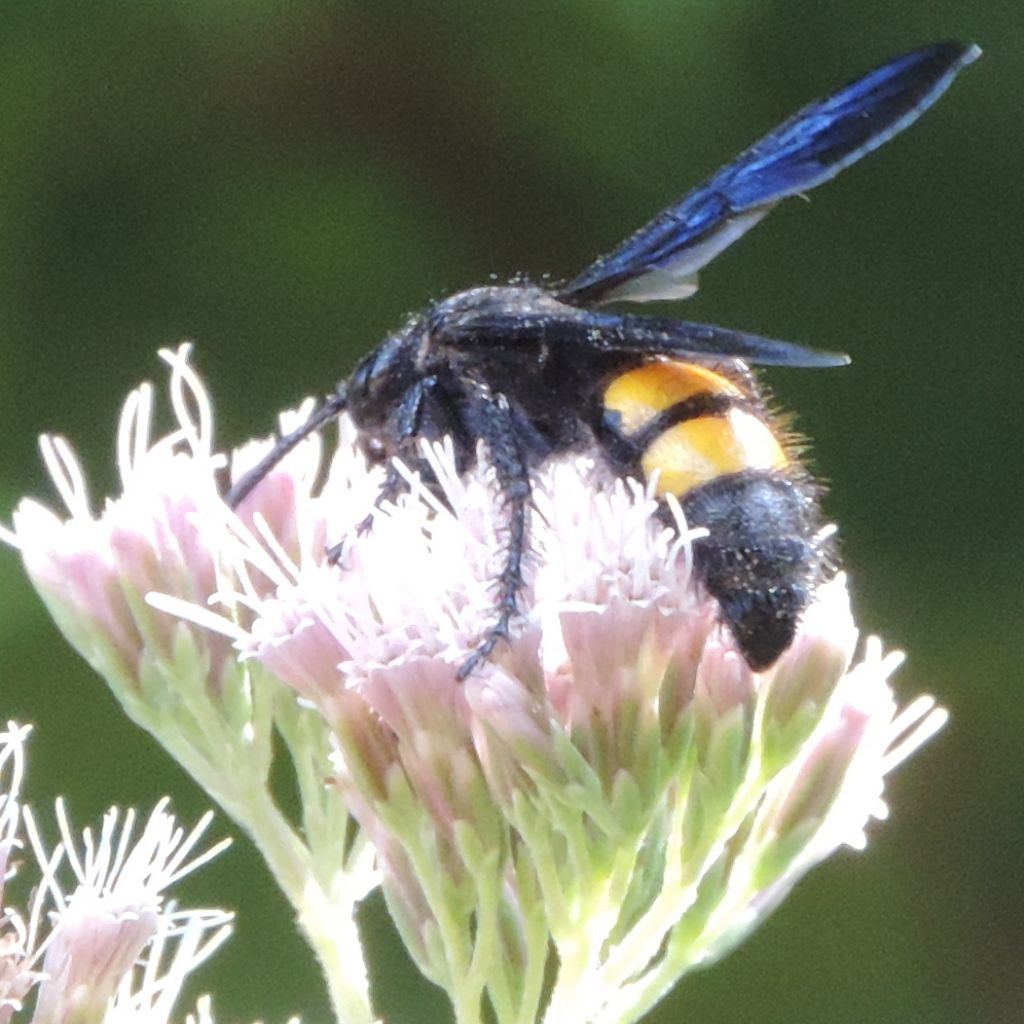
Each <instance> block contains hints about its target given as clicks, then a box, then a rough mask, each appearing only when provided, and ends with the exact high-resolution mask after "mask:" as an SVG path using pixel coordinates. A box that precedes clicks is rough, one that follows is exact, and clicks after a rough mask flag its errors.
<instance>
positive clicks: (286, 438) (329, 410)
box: [224, 384, 348, 508]
mask: <svg viewBox="0 0 1024 1024" xmlns="http://www.w3.org/2000/svg"><path fill="white" fill-rule="evenodd" d="M347 402H348V393H347V390H346V388H345V386H344V385H343V384H342V385H339V386H338V390H337V391H336V392H335V393H334V394H333V395H329V396H328V397H327V398H326V399H325V400H324V404H323V405H322V406H320V408H319V409H316V410H314V412H313V413H311V414H310V417H309V419H308V420H306V422H305V423H303V424H302V426H300V427H297V428H296V429H295V430H293V431H291V433H288V434H284V435H283V436H282V437H280V438H278V440H277V443H276V444H275V445H274V447H273V448H271V449H270V451H269V452H267V454H266V455H265V456H264V457H263V458H262V459H260V461H259V462H257V463H256V465H255V466H253V468H252V469H250V470H249V472H248V473H246V474H245V475H244V476H243V477H242V478H241V479H240V480H238V481H236V482H235V484H234V486H233V487H232V488H231V489H230V490H229V491H228V493H227V494H226V495H225V497H224V500H225V501H226V502H227V504H228V505H229V506H230V507H231V508H238V506H239V505H240V504H241V503H242V502H243V501H244V500H245V498H246V497H247V496H248V494H249V493H250V491H252V489H253V488H254V487H256V485H257V484H259V482H260V481H261V480H263V478H264V477H265V476H266V475H267V474H268V473H269V472H270V471H271V470H272V469H273V468H274V467H275V466H276V465H277V464H278V463H279V462H280V461H281V460H282V459H283V458H284V457H285V456H286V455H287V454H288V453H289V452H290V451H291V450H292V449H293V448H295V447H296V446H297V445H298V444H300V443H301V442H302V441H305V439H306V438H307V437H309V435H310V434H315V433H316V432H317V431H318V430H320V429H321V428H322V427H325V426H326V425H327V424H328V423H330V421H331V420H333V419H336V418H337V416H338V415H339V414H340V413H341V412H342V411H343V410H344V408H345V406H346V404H347Z"/></svg>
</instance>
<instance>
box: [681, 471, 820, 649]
mask: <svg viewBox="0 0 1024 1024" xmlns="http://www.w3.org/2000/svg"><path fill="white" fill-rule="evenodd" d="M682 506H683V511H684V513H685V514H686V521H687V522H688V523H689V524H690V525H691V526H702V527H704V528H705V529H707V531H708V534H707V536H706V537H703V538H700V539H698V540H696V541H694V543H693V563H694V572H695V573H696V574H697V577H698V578H699V579H700V580H701V582H702V583H703V585H704V587H705V588H706V589H707V591H708V593H709V594H710V595H711V596H712V597H713V598H714V599H715V600H716V601H717V602H718V604H719V606H720V608H721V610H722V618H723V619H724V620H725V621H726V622H727V623H728V625H729V628H730V629H731V630H732V633H733V636H734V637H735V638H736V643H737V645H738V646H739V648H740V650H741V651H742V653H743V656H744V658H745V659H746V661H747V663H748V664H749V665H750V667H751V668H753V669H764V668H767V667H768V666H770V665H771V664H772V663H773V662H775V660H776V659H777V658H778V657H779V656H780V655H781V654H782V653H783V651H785V650H786V648H787V647H789V645H790V644H791V643H792V641H793V637H794V635H795V633H796V628H797V625H798V624H799V621H800V616H801V615H802V614H803V612H804V610H805V609H806V608H807V606H808V605H809V604H810V603H811V600H812V598H813V596H814V589H815V587H816V586H817V584H818V583H819V582H821V580H822V579H823V578H824V576H825V575H826V572H827V564H828V558H827V553H826V552H824V551H823V550H822V545H821V541H820V540H819V513H818V507H817V501H816V500H815V497H814V493H813V488H812V486H811V485H810V484H809V483H807V482H806V481H804V480H801V479H797V478H794V477H793V476H792V475H790V474H786V473H778V472H771V471H765V470H747V471H745V472H740V473H731V474H729V475H728V476H723V477H720V478H719V479H717V480H713V481H711V482H710V483H707V484H704V485H703V486H701V487H698V488H697V489H695V490H694V491H692V492H690V493H689V494H688V495H686V497H684V498H683V501H682Z"/></svg>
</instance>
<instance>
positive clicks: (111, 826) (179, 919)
mask: <svg viewBox="0 0 1024 1024" xmlns="http://www.w3.org/2000/svg"><path fill="white" fill-rule="evenodd" d="M27 733H28V730H27V729H24V728H18V727H17V726H14V725H13V724H12V725H9V726H8V728H7V730H6V731H5V732H2V733H0V866H2V867H3V869H4V870H3V873H2V877H3V878H4V880H7V879H9V878H12V877H13V874H14V872H13V868H12V867H11V866H10V858H9V854H10V853H11V852H12V851H13V850H15V849H17V848H23V853H24V854H29V855H30V856H31V862H32V866H33V867H34V868H35V870H36V871H37V872H38V874H37V875H35V876H34V877H32V878H30V879H29V880H30V881H31V882H32V883H33V891H32V894H31V896H30V906H29V909H28V911H27V912H25V913H22V912H20V911H18V910H16V909H14V908H12V907H7V906H4V905H3V903H2V900H0V910H2V915H0V1021H3V1022H4V1024H6V1022H7V1021H10V1020H18V1019H20V1017H21V1012H22V1011H23V1010H24V1009H25V1007H26V1002H28V1001H31V1002H33V1003H34V1005H33V1009H32V1016H31V1021H32V1024H76V1022H83V1024H92V1022H98V1021H101V1022H104V1024H110V1022H113V1021H118V1022H121V1021H124V1022H127V1021H129V1020H130V1021H132V1022H134V1024H165V1022H166V1021H168V1020H169V1019H170V1017H171V1013H172V1011H173V1009H174V1003H175V1001H176V1000H177V998H178V997H179V995H180V992H181V988H182V986H183V984H184V982H185V979H186V977H187V975H188V974H189V973H190V972H191V971H192V970H193V969H194V968H196V967H197V966H199V964H201V963H203V961H205V960H206V959H207V958H208V957H209V956H210V955H211V954H212V953H213V952H214V951H215V950H216V949H217V947H218V946H220V945H221V944H222V943H223V942H224V941H225V940H226V939H227V937H228V935H229V934H230V931H231V927H230V921H231V915H230V914H228V913H225V912H224V911H221V910H178V909H176V908H175V907H174V905H173V904H171V903H169V902H168V901H167V900H166V895H165V894H166V890H167V889H168V888H169V887H170V886H172V885H174V884H175V883H176V882H177V881H179V880H180V879H181V878H183V877H184V876H185V875H187V874H189V873H191V872H192V871H194V870H196V869H197V868H198V867H200V866H201V865H202V864H205V863H206V862H207V861H208V860H210V859H211V858H212V857H215V856H216V855H217V854H218V853H219V852H220V851H221V850H223V849H224V847H225V846H226V845H227V841H226V840H225V841H222V842H220V843H217V844H215V845H214V846H212V847H210V848H208V849H207V850H205V851H202V852H199V851H198V850H197V847H198V844H199V841H200V839H201V838H202V835H203V833H204V831H205V830H206V828H207V826H208V825H209V822H210V820H211V816H210V815H206V816H205V817H204V818H202V819H201V820H200V822H199V823H198V824H197V825H196V826H195V827H194V828H193V829H192V830H191V831H190V832H188V833H187V834H186V833H185V832H184V830H182V829H181V828H179V827H178V826H177V825H176V824H175V821H174V818H173V817H172V816H171V815H170V814H168V813H167V810H166V804H167V802H166V801H162V802H161V803H160V804H159V805H158V806H157V808H156V809H155V810H154V811H153V812H152V814H151V815H150V817H149V819H148V821H147V822H146V824H145V826H144V828H143V830H142V833H141V835H138V836H136V834H135V814H134V813H133V812H131V811H129V812H127V813H126V814H124V815H123V816H122V815H121V813H120V812H119V811H118V810H117V809H116V808H115V809H112V810H110V811H109V812H108V813H107V814H106V816H105V817H104V819H103V824H102V827H101V829H100V832H99V833H98V834H95V833H93V831H92V830H91V829H86V830H85V831H84V832H83V833H82V835H81V836H80V837H79V836H76V835H75V833H74V830H73V829H72V827H71V825H70V822H69V820H68V817H67V814H66V812H65V810H64V806H63V804H62V803H61V802H59V801H58V803H57V821H58V827H59V831H60V835H61V839H60V842H59V843H58V844H57V846H56V847H55V848H54V849H53V850H52V851H50V850H47V848H46V846H45V844H44V843H43V840H42V838H41V835H40V829H39V826H38V824H37V822H36V818H35V816H34V815H33V814H32V813H31V811H30V810H29V809H28V808H25V807H21V806H19V804H18V791H19V787H20V783H21V779H22V776H23V773H24V750H23V748H24V740H25V737H26V735H27ZM12 809H13V810H12ZM22 828H23V829H24V832H25V834H26V835H27V843H23V842H21V841H20V840H19V838H18V837H19V835H20V832H21V830H22ZM24 867H25V865H22V869H23V870H22V873H23V875H24V874H29V875H31V874H32V872H31V871H29V872H26V871H25V870H24ZM19 880H20V879H19ZM2 895H3V892H2V890H0V897H2ZM30 994H32V995H33V999H32V1000H29V996H30ZM26 1012H27V1011H26Z"/></svg>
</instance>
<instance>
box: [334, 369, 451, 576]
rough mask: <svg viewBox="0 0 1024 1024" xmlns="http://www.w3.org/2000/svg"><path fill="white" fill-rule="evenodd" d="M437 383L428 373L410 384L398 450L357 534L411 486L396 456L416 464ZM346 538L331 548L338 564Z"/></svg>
mask: <svg viewBox="0 0 1024 1024" xmlns="http://www.w3.org/2000/svg"><path fill="white" fill-rule="evenodd" d="M436 387H437V378H436V377H424V378H423V379H422V380H419V381H417V382H416V383H415V384H414V385H413V386H412V387H411V388H409V389H408V390H407V391H406V392H405V394H404V395H402V400H401V402H399V405H398V412H397V417H396V422H395V442H396V454H395V456H394V457H393V458H392V459H391V460H390V461H389V462H388V468H387V471H386V472H385V475H384V483H383V484H381V488H380V490H379V491H378V492H377V497H376V498H374V499H373V508H372V509H371V511H370V512H368V513H367V515H366V517H365V518H364V519H363V520H362V521H361V522H359V523H357V524H356V536H357V537H361V536H363V534H365V533H368V532H369V531H370V530H371V529H372V528H373V517H374V516H375V515H376V513H377V512H378V510H379V509H380V507H381V506H382V505H385V504H387V503H388V502H394V501H396V500H397V499H398V498H399V497H400V496H401V495H403V494H405V493H407V492H408V490H409V481H408V480H407V479H406V478H405V476H403V475H402V474H401V473H400V472H399V471H398V468H397V467H396V466H395V461H394V460H395V458H401V459H403V461H405V462H406V463H411V464H415V463H416V462H417V461H418V459H417V457H416V453H415V450H414V443H415V441H416V439H417V437H418V436H419V432H420V420H421V417H422V413H423V407H424V405H425V403H426V401H427V399H428V398H429V397H430V395H431V393H432V392H433V391H434V389H435V388H436ZM346 543H347V541H346V538H342V539H341V540H340V541H338V543H337V544H334V545H333V546H331V547H329V548H328V549H327V561H328V562H330V563H331V565H337V564H338V562H340V561H341V559H342V556H343V555H344V554H345V545H346Z"/></svg>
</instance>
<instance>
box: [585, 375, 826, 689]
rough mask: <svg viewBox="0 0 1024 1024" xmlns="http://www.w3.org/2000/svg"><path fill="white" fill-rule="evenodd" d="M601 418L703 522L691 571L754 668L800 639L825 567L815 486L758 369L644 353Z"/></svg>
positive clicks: (627, 455) (627, 456)
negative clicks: (751, 373) (738, 373)
mask: <svg viewBox="0 0 1024 1024" xmlns="http://www.w3.org/2000/svg"><path fill="white" fill-rule="evenodd" d="M604 428H605V431H606V432H607V435H608V437H609V438H610V439H611V443H610V444H609V445H608V448H609V450H610V451H612V452H614V455H615V457H616V458H618V459H619V460H620V461H621V462H622V463H623V464H624V465H623V468H627V464H628V468H629V469H630V470H631V471H632V472H636V473H638V474H639V475H641V476H643V478H644V479H647V480H650V479H652V478H655V476H656V485H655V490H656V492H657V494H658V495H659V496H662V497H664V496H665V495H668V494H672V495H674V496H675V497H677V498H678V499H679V500H680V502H681V504H682V508H683V511H684V513H685V514H686V521H687V523H688V524H689V525H690V526H693V527H704V528H705V529H706V530H707V536H705V537H702V538H700V539H698V540H695V541H694V544H693V552H694V570H695V572H696V575H697V577H698V579H699V580H700V581H701V583H702V584H703V585H704V587H705V589H706V590H707V592H708V593H709V594H710V595H711V596H712V597H713V598H715V600H716V601H717V602H718V604H719V606H720V607H721V610H722V617H723V619H724V620H725V621H726V622H727V623H728V625H729V627H730V629H731V630H732V633H733V635H734V636H735V638H736V641H737V644H738V645H739V648H740V650H741V651H742V652H743V655H744V657H745V658H746V660H747V662H748V663H749V664H750V666H751V667H752V668H755V669H762V668H766V667H767V666H769V665H771V664H772V662H774V661H775V660H776V659H777V658H778V657H779V655H780V654H781V653H782V652H783V651H784V650H785V649H786V648H787V647H788V646H789V644H790V643H791V642H792V639H793V635H794V633H795V631H796V627H797V623H798V622H799V619H800V615H801V614H802V612H803V611H804V609H805V608H806V607H807V605H808V604H809V603H810V601H811V598H812V596H813V592H814V587H815V585H816V584H817V582H818V581H819V579H820V578H821V577H822V575H823V563H824V558H823V555H822V553H821V550H820V545H819V543H818V541H817V534H818V526H819V523H818V509H817V501H816V498H815V492H814V488H813V486H812V485H811V484H810V483H809V482H808V481H807V479H806V477H805V476H804V474H803V471H802V469H801V468H800V466H799V465H798V464H795V463H793V462H792V460H791V459H790V456H789V454H788V453H787V451H786V448H785V446H784V444H783V442H782V441H781V440H780V439H779V438H778V437H777V435H776V433H775V430H774V429H773V426H772V423H771V420H770V417H769V414H768V411H767V410H766V408H765V406H764V402H763V401H762V400H761V398H760V395H759V394H758V393H757V391H756V385H755V383H754V382H753V380H749V381H748V380H746V379H741V378H739V377H737V379H735V380H733V379H730V378H729V377H726V376H724V375H723V374H721V373H719V372H717V371H715V370H712V369H709V368H708V367H704V366H700V365H698V364H694V363H684V362H680V361H665V362H651V363H645V364H643V365H641V366H638V367H635V368H633V369H631V370H627V371H625V372H623V373H620V374H619V375H618V376H616V377H615V378H614V380H612V381H611V383H610V384H609V385H608V386H607V387H606V389H605V392H604Z"/></svg>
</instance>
